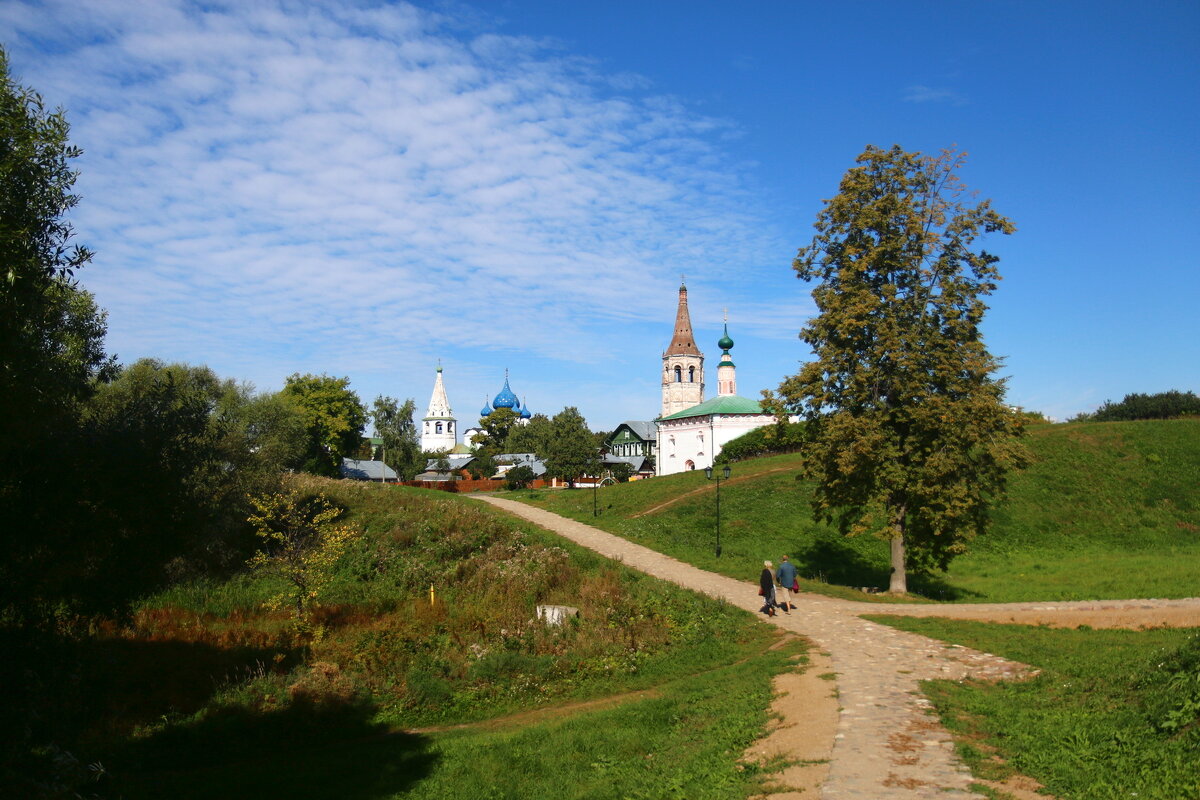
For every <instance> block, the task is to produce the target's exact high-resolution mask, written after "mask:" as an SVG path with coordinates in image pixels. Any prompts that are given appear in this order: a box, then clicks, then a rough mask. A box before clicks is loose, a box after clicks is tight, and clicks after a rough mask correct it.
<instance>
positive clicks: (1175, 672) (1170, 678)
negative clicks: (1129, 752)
mask: <svg viewBox="0 0 1200 800" xmlns="http://www.w3.org/2000/svg"><path fill="white" fill-rule="evenodd" d="M1141 688H1142V689H1143V690H1144V691H1145V694H1146V698H1147V699H1146V711H1147V713H1148V714H1149V716H1150V721H1151V723H1152V724H1153V725H1154V727H1155V728H1156V729H1157V730H1159V731H1161V732H1163V733H1169V734H1175V733H1179V732H1181V731H1184V730H1187V729H1191V728H1195V727H1196V726H1197V725H1198V724H1200V634H1198V635H1193V636H1190V637H1188V639H1187V641H1186V642H1184V643H1183V645H1181V646H1180V647H1179V648H1177V649H1175V650H1170V651H1166V652H1165V653H1160V654H1159V656H1158V657H1156V658H1155V663H1154V665H1153V666H1152V667H1151V668H1150V671H1149V673H1148V674H1147V675H1146V677H1145V678H1143V679H1142V681H1141Z"/></svg>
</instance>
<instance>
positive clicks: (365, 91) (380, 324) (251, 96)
mask: <svg viewBox="0 0 1200 800" xmlns="http://www.w3.org/2000/svg"><path fill="white" fill-rule="evenodd" d="M0 22H5V23H7V24H8V25H9V26H10V28H11V29H12V30H14V31H15V32H16V35H17V36H18V39H17V40H16V42H14V43H12V44H11V45H10V46H11V52H12V54H13V56H14V61H15V62H17V63H19V64H20V65H21V67H22V68H21V69H15V70H14V72H16V73H17V75H18V77H19V78H20V79H21V80H22V81H23V82H26V83H29V84H32V85H34V86H36V87H37V88H38V89H40V90H41V91H42V92H43V93H44V94H45V95H46V96H47V99H48V100H50V102H51V103H52V104H57V103H61V104H63V105H64V106H65V107H66V108H67V110H68V116H69V119H70V120H71V121H72V124H73V134H72V138H73V140H74V141H76V142H77V143H78V144H80V145H81V146H83V147H84V149H85V155H84V157H83V158H82V159H81V160H80V164H79V166H80V168H81V170H82V177H81V179H80V182H79V186H78V188H79V189H80V191H81V193H82V194H83V195H84V196H85V198H84V201H83V203H82V204H81V205H80V207H79V210H78V213H77V216H76V218H75V219H76V224H77V229H78V231H79V233H80V240H81V241H84V242H86V243H88V244H89V245H91V246H92V247H93V248H94V249H96V250H97V251H98V253H99V257H98V258H97V261H96V264H95V265H94V266H93V267H90V268H89V269H88V270H86V271H85V274H84V275H83V276H82V277H83V280H84V283H85V285H87V286H89V287H90V288H93V290H95V291H96V292H97V294H98V297H99V300H100V302H101V304H102V305H104V306H106V307H107V308H108V309H109V310H110V312H111V316H110V327H111V332H112V336H111V338H112V340H113V344H114V347H113V349H114V350H116V351H117V352H119V353H121V355H122V356H123V357H136V356H138V355H142V354H154V355H166V356H168V357H178V358H188V359H191V360H197V361H207V362H208V363H211V364H213V365H214V366H215V367H218V368H219V369H220V368H225V367H224V365H223V364H219V363H217V359H218V358H219V357H220V356H219V355H216V354H225V357H227V358H228V359H229V363H230V364H231V365H236V366H240V367H245V368H247V369H248V370H249V371H250V373H251V374H248V375H242V376H240V377H247V378H251V379H255V380H258V381H262V380H264V378H265V379H266V380H268V381H269V380H270V378H271V377H280V376H282V375H286V374H288V373H290V372H292V371H296V370H301V371H303V370H305V369H309V368H313V366H312V365H313V364H318V365H320V364H323V365H324V366H317V367H316V368H317V369H318V370H319V369H325V370H327V371H330V372H336V373H338V374H343V373H346V372H347V371H349V370H350V366H349V365H352V364H366V365H369V364H370V363H371V361H372V359H375V360H376V361H375V363H379V362H388V363H398V362H401V361H402V360H405V359H408V360H412V359H414V357H416V358H422V357H423V358H426V359H430V360H431V359H432V358H433V357H434V355H435V354H436V353H439V352H445V351H446V350H454V349H455V348H461V349H463V355H462V356H461V358H462V359H463V360H470V359H471V358H483V357H482V356H479V355H474V356H472V355H470V354H469V352H472V351H473V352H474V353H476V354H478V352H479V351H481V350H482V351H486V350H489V349H492V350H494V349H504V348H514V347H515V348H516V349H519V350H521V351H524V352H526V353H529V354H532V355H534V356H538V357H541V358H545V359H552V360H564V359H565V360H573V359H574V360H578V359H586V358H589V357H594V356H595V355H596V354H597V353H598V352H600V349H599V348H600V345H598V344H595V343H592V340H593V339H594V336H593V335H592V332H593V331H594V329H596V328H597V327H602V326H604V325H616V326H617V327H619V326H620V325H621V324H622V323H625V322H628V321H631V320H638V321H642V322H645V321H657V320H658V317H659V316H661V309H662V306H663V298H664V297H666V298H668V300H667V302H668V303H670V302H672V301H671V300H670V299H669V298H671V297H672V296H673V291H674V287H675V285H676V283H675V282H676V280H677V277H678V274H679V273H680V272H687V273H688V275H689V276H694V277H689V281H692V280H695V281H696V282H698V283H700V284H703V283H705V282H711V283H713V284H714V285H717V284H718V283H719V276H720V274H721V271H722V270H723V269H725V268H727V267H728V266H729V265H740V264H745V263H747V262H753V263H754V264H755V265H761V264H762V263H764V262H765V261H766V260H768V259H771V258H773V257H774V256H773V253H774V252H776V251H777V250H778V249H779V248H778V236H777V235H776V234H775V233H774V232H773V231H772V226H771V225H770V223H768V222H765V221H764V220H762V219H759V218H758V217H757V216H756V212H755V208H756V207H757V206H756V203H755V200H754V198H753V196H752V195H751V194H750V193H749V191H748V190H747V188H746V187H745V186H743V185H742V184H741V182H740V180H739V177H738V175H737V173H736V170H735V169H734V168H732V167H730V166H728V165H727V162H728V159H727V157H726V156H725V155H724V154H722V153H721V152H719V151H718V150H717V149H715V146H714V145H713V144H711V141H713V140H714V138H715V137H720V136H724V135H726V134H727V133H728V132H729V130H730V126H729V125H727V124H726V123H724V122H721V121H719V120H712V119H706V118H703V117H700V116H698V115H696V114H694V113H691V112H689V111H688V110H686V109H685V108H684V107H682V106H681V104H680V103H679V102H678V101H677V100H674V99H672V98H663V97H645V96H643V95H644V93H645V90H646V89H647V84H646V82H645V81H644V79H642V78H640V77H638V76H630V75H625V74H619V75H608V76H604V75H598V74H596V73H595V72H594V69H595V67H594V65H592V64H590V63H589V62H587V61H585V60H583V59H577V58H572V57H571V56H570V55H568V54H563V53H561V52H558V51H557V50H556V49H555V47H554V46H553V44H552V43H546V42H538V41H535V40H532V39H529V38H521V37H511V36H501V35H497V34H495V33H493V32H490V31H487V30H479V29H477V27H476V26H478V25H480V24H481V23H480V22H479V20H477V19H452V18H451V17H449V16H447V15H441V14H435V13H431V12H429V11H426V10H422V9H419V8H416V7H412V6H408V5H404V4H395V5H386V6H379V7H375V8H349V9H343V8H340V7H339V6H338V5H337V4H328V5H326V4H308V3H300V4H293V3H287V2H282V3H263V4H245V5H243V4H240V3H229V4H222V3H218V4H216V5H211V6H209V5H206V6H203V7H201V6H196V5H191V4H188V3H183V2H178V1H176V2H157V1H156V2H147V3H137V4H135V3H109V2H102V0H92V2H84V3H80V2H78V0H72V1H71V2H65V1H63V0H50V1H49V2H39V3H36V4H35V3H27V2H16V3H9V4H6V6H5V10H4V11H3V12H0ZM51 52H53V56H52V57H51V55H50V53H51ZM622 91H624V92H634V93H635V94H627V95H622V94H619V93H618V94H614V92H622ZM783 252H786V249H784V250H783ZM755 316H757V318H759V319H771V318H774V316H775V312H772V311H769V310H764V311H763V313H761V314H757V315H755ZM664 325H669V319H668V320H665V321H664ZM793 327H794V326H793ZM616 338H617V340H618V341H619V334H618V335H617V337H616ZM584 341H587V342H589V343H588V344H585V345H581V344H576V345H573V346H570V347H564V343H565V342H576V343H578V342H584ZM514 343H515V344H514ZM655 346H656V347H657V346H659V345H658V343H655ZM426 391H427V389H425V388H424V385H423V384H421V385H419V386H417V387H415V388H413V389H411V390H409V389H407V388H401V389H399V390H396V391H394V392H392V393H396V394H404V393H406V392H411V393H412V394H415V395H416V396H417V397H418V401H419V402H423V399H422V395H423V394H424V393H425V392H426ZM651 402H652V403H653V398H651Z"/></svg>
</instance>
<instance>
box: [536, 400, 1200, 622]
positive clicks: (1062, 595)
mask: <svg viewBox="0 0 1200 800" xmlns="http://www.w3.org/2000/svg"><path fill="white" fill-rule="evenodd" d="M1028 444H1029V448H1030V450H1031V452H1032V455H1033V463H1032V464H1031V465H1030V466H1029V467H1028V468H1027V469H1025V470H1023V471H1022V472H1019V473H1015V474H1013V475H1012V477H1011V479H1010V486H1009V494H1008V497H1007V499H1006V500H1005V501H1004V502H1003V503H1002V504H1001V505H1000V506H998V507H997V509H996V510H995V513H994V515H993V522H992V526H991V529H990V530H989V532H988V533H987V535H986V536H983V537H980V538H978V539H976V540H975V541H973V542H972V543H971V544H970V550H969V552H968V553H967V554H966V555H964V556H962V557H960V558H958V559H956V560H955V561H954V562H952V564H951V566H950V570H949V571H948V572H947V573H945V574H943V575H937V576H932V577H926V578H921V577H910V581H909V585H910V588H912V589H913V590H914V592H915V593H916V594H918V595H920V596H924V597H926V598H929V599H933V600H946V601H957V602H1014V601H1022V600H1070V599H1105V598H1126V597H1190V596H1195V595H1197V594H1200V580H1198V579H1197V577H1196V575H1197V574H1200V420H1195V419H1186V420H1168V421H1147V422H1127V423H1085V424H1072V425H1041V426H1035V427H1033V428H1031V430H1030V435H1029V437H1028ZM799 460H800V457H799V456H797V455H781V456H772V457H767V458H761V459H752V460H749V461H745V462H739V463H736V464H734V465H733V476H732V479H731V480H730V481H728V482H722V487H721V518H722V526H721V543H722V551H723V552H722V556H721V557H720V558H717V557H716V555H715V552H714V551H715V544H716V522H715V484H714V482H713V481H706V480H705V478H704V474H703V473H702V472H691V473H685V474H682V475H673V476H669V477H665V478H655V479H652V480H647V481H638V482H633V483H629V484H621V485H617V486H612V487H604V488H602V489H600V490H599V494H598V496H597V497H598V500H599V503H598V505H599V506H600V510H601V515H600V516H599V517H593V515H592V503H593V498H592V492H591V490H587V489H584V490H578V491H553V490H540V491H526V492H519V493H514V495H513V496H514V497H515V498H516V499H520V500H523V501H525V502H529V503H531V504H534V505H538V506H540V507H543V508H547V509H548V510H551V511H554V512H556V513H559V514H563V515H564V516H568V517H571V518H573V519H578V520H581V521H583V522H587V523H589V524H595V525H597V526H598V527H601V528H604V529H605V530H608V531H610V532H613V533H616V534H618V535H621V536H624V537H626V538H628V539H630V540H631V541H635V542H638V543H641V544H645V545H646V546H648V547H651V548H653V549H655V550H659V551H661V552H665V553H669V554H670V555H672V556H675V557H676V558H679V559H681V560H684V561H687V562H689V563H692V564H695V565H696V566H699V567H702V568H704V569H710V570H713V571H716V572H720V573H722V574H725V575H728V576H730V577H734V578H738V579H741V580H753V579H755V578H756V577H757V575H758V572H759V570H760V569H761V565H762V562H763V560H765V559H770V560H772V561H774V562H776V563H778V562H779V559H780V556H782V555H783V554H785V553H786V554H788V555H790V556H791V558H792V560H793V561H794V562H795V563H796V564H797V566H798V567H799V570H800V573H801V575H802V576H803V578H805V579H806V582H805V584H804V588H805V589H807V590H810V591H817V592H822V593H825V594H832V595H836V596H842V597H854V598H856V599H876V600H884V601H886V598H878V597H874V598H871V597H869V596H868V595H864V594H862V593H861V592H859V591H857V588H858V587H864V586H867V587H874V588H880V589H882V588H885V587H886V586H887V580H888V552H887V545H886V543H885V542H883V541H881V540H878V539H875V538H871V537H858V538H853V539H848V538H845V537H842V536H840V535H838V534H837V533H836V531H834V530H832V529H831V528H830V527H829V526H827V525H824V524H822V523H818V522H815V521H814V520H813V519H812V515H811V511H810V505H809V503H810V500H811V491H812V489H811V486H810V485H808V484H807V483H805V482H803V481H797V480H796V475H797V473H798V471H799ZM697 489H700V490H702V491H701V492H700V493H698V494H694V495H690V496H685V495H687V493H689V492H692V491H694V490H697ZM676 498H678V501H677V502H675V503H674V504H672V505H670V506H668V507H666V508H664V509H662V510H660V511H656V512H654V513H650V514H645V515H643V516H635V515H637V514H639V513H642V512H645V511H647V510H649V509H652V508H654V507H655V506H657V505H660V504H662V503H666V502H668V501H670V500H672V499H676Z"/></svg>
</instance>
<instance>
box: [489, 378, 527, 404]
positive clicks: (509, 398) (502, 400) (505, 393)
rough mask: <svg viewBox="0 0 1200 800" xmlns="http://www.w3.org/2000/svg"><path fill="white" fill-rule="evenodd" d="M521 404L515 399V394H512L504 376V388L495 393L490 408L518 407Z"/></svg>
mask: <svg viewBox="0 0 1200 800" xmlns="http://www.w3.org/2000/svg"><path fill="white" fill-rule="evenodd" d="M520 407H521V404H520V402H519V401H518V400H517V396H516V395H515V394H513V390H512V389H510V388H508V376H505V378H504V388H503V389H501V390H500V394H498V395H496V399H495V400H493V401H492V408H497V409H499V408H520Z"/></svg>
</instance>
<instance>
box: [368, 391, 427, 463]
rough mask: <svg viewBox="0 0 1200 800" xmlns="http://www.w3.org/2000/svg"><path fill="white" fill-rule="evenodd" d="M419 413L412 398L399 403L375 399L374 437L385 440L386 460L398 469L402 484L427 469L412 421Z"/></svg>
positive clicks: (373, 414)
mask: <svg viewBox="0 0 1200 800" xmlns="http://www.w3.org/2000/svg"><path fill="white" fill-rule="evenodd" d="M416 411H417V404H416V403H415V402H414V401H413V400H412V398H409V399H408V400H405V401H404V402H403V403H400V402H399V401H398V400H396V398H394V397H384V396H382V395H380V396H379V397H376V398H375V403H374V406H373V409H372V412H371V417H372V418H373V419H374V420H375V434H376V435H377V436H379V437H380V438H381V439H383V451H384V452H383V460H384V462H385V463H386V464H387V465H388V466H389V467H391V468H392V469H394V470H396V474H398V475H399V476H400V480H402V481H411V480H412V479H413V477H414V476H415V475H416V474H417V473H419V472H421V471H423V470H424V469H425V457H424V456H423V455H422V453H421V441H420V437H418V435H417V425H416V423H415V422H414V421H413V415H414V414H415V413H416Z"/></svg>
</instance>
